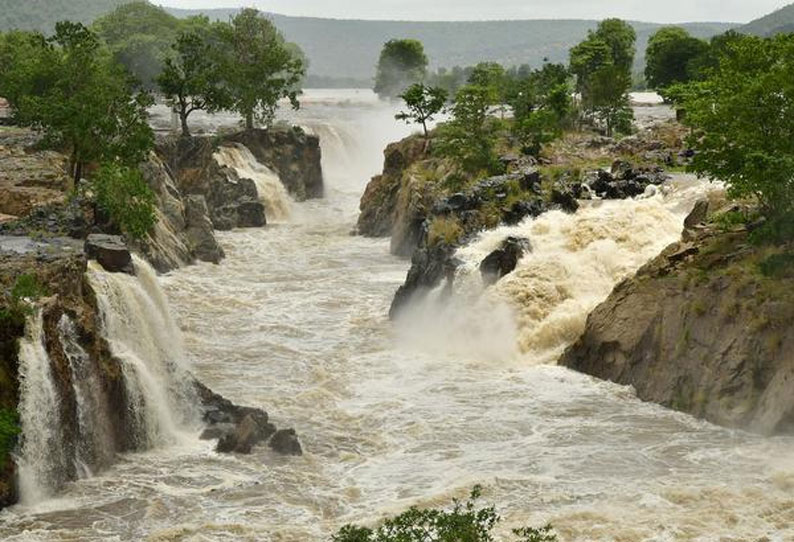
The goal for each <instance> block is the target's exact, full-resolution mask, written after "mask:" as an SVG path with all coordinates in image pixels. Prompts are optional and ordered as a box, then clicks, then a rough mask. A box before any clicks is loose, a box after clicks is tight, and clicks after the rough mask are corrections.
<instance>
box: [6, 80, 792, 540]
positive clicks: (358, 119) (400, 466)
mask: <svg viewBox="0 0 794 542" xmlns="http://www.w3.org/2000/svg"><path fill="white" fill-rule="evenodd" d="M392 114H393V113H392V112H391V111H389V110H388V109H386V108H384V107H381V106H379V105H377V104H376V102H375V101H374V100H372V99H371V97H370V96H369V95H367V94H361V93H352V92H351V93H327V94H322V93H311V94H309V95H308V96H307V99H306V107H305V109H304V110H303V111H302V112H300V113H298V114H295V116H294V117H293V120H297V121H298V122H301V123H303V124H305V125H307V126H308V127H309V128H311V129H312V130H314V131H315V132H317V133H318V134H319V135H320V136H321V137H322V138H323V151H324V161H325V163H324V168H325V174H326V186H327V197H326V199H324V200H321V201H312V202H307V203H291V204H290V205H289V208H288V209H285V211H284V212H285V216H284V217H283V219H282V220H279V221H277V223H276V224H273V225H270V226H268V227H267V228H265V229H253V230H238V231H234V232H230V233H223V234H220V235H219V239H220V241H221V243H222V245H223V247H224V249H225V250H226V253H227V259H226V260H225V261H224V262H223V263H222V264H221V265H219V266H213V265H210V264H201V265H197V266H193V267H189V268H186V269H182V270H179V271H176V272H174V273H171V274H170V275H168V276H166V277H161V280H160V283H161V285H162V287H163V288H164V290H165V293H166V297H167V299H168V301H169V303H170V305H171V310H172V313H173V316H174V319H175V321H176V322H177V324H178V325H179V326H180V327H181V330H182V335H183V337H182V339H183V340H184V351H185V352H186V356H187V358H188V360H187V361H188V362H189V363H190V364H191V365H192V370H193V371H194V372H195V373H196V375H197V376H198V377H199V378H200V379H201V380H203V381H204V382H205V383H206V384H208V385H209V386H210V387H212V388H214V389H215V390H217V391H218V392H220V393H221V394H223V395H225V396H227V397H229V398H230V399H232V400H234V401H235V402H238V403H241V404H250V405H254V406H262V407H264V408H266V409H267V410H268V411H269V412H270V413H271V416H272V417H273V419H274V421H275V422H276V424H277V425H279V426H281V427H284V426H294V427H295V428H296V429H297V430H298V433H299V435H300V436H301V439H302V443H303V446H304V449H305V451H306V454H305V455H304V456H303V457H300V458H283V457H280V456H276V455H274V454H273V453H272V452H270V451H269V450H268V449H266V448H264V447H263V448H261V449H257V450H255V452H254V454H253V455H251V456H234V457H230V456H222V455H218V454H216V453H214V452H213V449H212V448H213V443H209V442H201V441H199V440H198V437H197V433H196V434H195V435H194V436H191V437H190V438H186V439H180V440H179V441H178V442H177V443H173V444H171V445H168V446H165V447H160V448H158V449H155V450H153V451H151V452H146V453H141V454H133V455H127V456H124V457H122V458H120V460H119V462H118V463H116V464H115V465H114V466H113V467H111V468H110V469H108V470H106V471H104V472H102V473H100V474H99V475H97V476H95V477H91V478H86V479H83V480H80V481H78V482H76V483H72V484H69V485H68V486H67V487H66V489H65V491H63V492H62V493H61V494H60V495H59V496H58V497H56V498H54V499H50V500H47V501H43V502H39V503H37V504H34V505H24V506H17V507H13V508H12V509H10V510H6V511H4V512H2V513H0V539H4V540H12V541H38V540H75V541H76V540H80V541H83V540H85V541H100V540H101V541H106V540H110V541H112V540H120V541H121V540H123V541H133V540H151V541H226V540H229V541H231V540H257V541H258V540H262V541H270V540H272V541H295V542H298V541H300V542H310V541H321V540H327V539H328V538H329V537H330V534H331V533H333V532H335V530H337V529H338V528H339V527H340V526H341V525H343V524H345V523H347V522H373V521H375V520H377V519H378V518H380V517H382V516H383V515H385V514H389V513H394V512H397V511H400V510H402V509H404V508H405V507H407V506H410V505H412V504H419V505H438V504H446V503H448V502H449V501H450V499H451V498H453V497H464V496H465V495H466V494H467V493H468V491H469V490H470V488H471V487H472V486H473V485H475V484H482V485H483V486H484V487H485V498H486V501H487V502H493V503H494V504H496V505H497V507H498V510H499V512H500V514H501V515H502V516H503V517H504V518H505V523H504V527H505V528H506V529H508V528H511V527H517V526H520V525H525V524H531V525H537V524H544V523H546V522H551V523H553V524H554V526H555V527H556V528H557V530H558V532H559V533H560V535H561V539H562V540H564V541H577V542H585V541H588V542H589V541H604V542H608V541H616V542H617V541H620V542H630V541H638V542H639V541H654V542H668V541H669V542H672V541H703V542H705V541H714V542H716V541H761V540H767V541H769V542H783V541H784V540H792V539H794V454H792V450H794V440H792V439H786V438H779V439H765V438H761V437H756V436H752V435H749V434H745V433H742V432H735V431H729V430H726V429H721V428H718V427H715V426H712V425H710V424H707V423H704V422H700V421H696V420H694V419H692V418H690V417H688V416H686V415H683V414H678V413H674V412H671V411H668V410H665V409H663V408H661V407H657V406H655V405H650V404H644V403H642V402H640V401H638V400H637V399H636V398H635V397H634V396H633V394H632V392H631V390H630V389H627V388H624V387H620V386H616V385H612V384H608V383H603V382H598V381H595V380H593V379H591V378H589V377H586V376H582V375H579V374H576V373H573V372H570V371H568V370H565V369H563V368H560V367H556V366H554V365H553V364H550V363H549V361H553V358H554V356H555V355H556V354H557V353H559V351H560V350H561V349H562V348H563V347H564V346H565V344H567V342H569V341H570V340H571V339H572V338H573V337H574V336H575V333H576V330H581V326H582V325H583V321H584V318H585V316H586V314H587V311H588V310H589V309H590V308H592V306H593V305H594V304H596V303H598V301H600V300H602V299H603V298H604V297H606V295H607V294H608V292H609V290H610V289H611V288H612V286H613V285H614V283H615V282H616V281H618V280H619V279H620V278H622V277H624V276H626V275H627V274H628V273H630V272H631V271H632V270H634V269H636V268H637V267H638V266H639V265H641V264H642V263H643V262H644V261H645V260H647V259H648V258H650V257H651V256H653V255H654V254H655V253H657V252H658V251H659V250H660V249H661V248H662V247H664V246H665V245H666V244H667V243H668V242H670V241H671V240H673V239H675V238H676V237H677V236H678V234H679V233H680V229H681V222H682V221H683V216H684V215H685V214H686V209H685V205H684V204H683V203H684V202H685V201H689V199H688V198H689V197H690V195H692V193H694V192H697V191H698V190H701V191H702V190H704V188H702V187H697V186H694V185H693V182H692V181H691V180H682V181H681V183H680V185H681V186H680V187H679V190H678V191H677V192H676V193H673V194H671V195H668V196H662V195H659V196H657V197H656V198H652V199H650V200H645V201H638V202H617V203H609V204H607V203H605V204H603V205H601V206H592V207H591V208H586V209H584V210H583V211H582V212H580V214H579V215H578V216H577V217H568V216H564V215H561V214H556V213H553V214H550V215H547V217H546V218H541V219H540V220H538V221H536V223H527V224H525V225H522V226H519V227H518V228H517V230H520V231H518V232H516V231H512V230H511V231H502V232H500V233H494V234H489V235H486V236H484V237H483V238H482V239H481V240H479V241H478V242H477V243H475V244H474V245H472V246H471V247H469V248H467V249H465V250H463V251H461V254H460V257H461V259H462V260H463V261H464V262H466V263H467V264H471V265H469V266H468V267H469V268H471V267H472V266H473V265H474V263H476V262H477V261H478V258H480V256H481V255H482V254H484V253H487V250H488V249H489V247H491V246H494V245H495V244H497V243H498V242H499V239H498V238H497V237H498V236H500V235H503V234H509V233H524V234H527V235H528V236H529V237H530V238H531V239H532V241H533V245H534V247H535V252H534V254H533V255H532V256H530V257H529V258H527V259H526V260H525V261H524V262H522V264H521V266H520V268H519V269H518V270H517V272H516V274H515V277H513V278H511V279H509V280H506V281H505V282H504V284H501V285H499V286H498V287H497V291H496V292H495V293H496V295H493V294H491V295H485V294H483V293H482V292H478V291H477V287H475V286H473V285H472V286H471V287H470V288H469V290H470V291H469V292H468V301H466V302H465V303H464V302H460V303H457V304H456V305H453V306H452V308H449V307H447V308H446V309H439V308H437V307H434V306H433V301H432V296H431V299H430V300H429V301H428V302H427V303H426V304H424V305H423V306H420V307H417V308H416V309H415V311H414V312H413V313H409V319H408V320H409V321H408V323H401V324H397V325H396V326H393V325H392V324H390V323H389V321H388V320H387V317H386V312H387V309H388V306H389V302H390V300H391V297H392V295H393V294H394V291H395V290H396V288H397V287H398V286H399V284H400V283H401V282H402V280H403V279H404V277H405V273H406V269H407V265H408V264H407V262H405V261H402V260H399V259H397V258H395V257H392V256H390V255H389V251H388V241H387V240H371V239H364V238H361V237H356V236H352V235H351V230H352V229H353V226H354V224H355V219H356V215H357V207H358V200H359V198H360V196H361V193H362V192H363V189H364V186H365V184H366V182H367V179H368V177H369V176H371V175H372V174H374V173H375V172H376V171H377V170H378V169H379V168H380V166H381V161H382V155H381V152H382V149H383V147H384V146H385V144H386V143H387V142H389V141H391V140H394V139H397V138H399V137H401V136H402V135H404V134H405V133H407V132H406V129H405V128H403V127H400V126H398V125H396V124H395V122H394V121H393V119H392V117H391V115H392ZM687 191H689V192H687ZM695 195H696V194H695ZM287 214H288V217H287V216H286V215H287ZM500 238H501V237H500ZM462 274H463V275H464V276H462V277H461V280H460V281H459V284H460V286H459V288H461V289H465V288H467V284H473V282H475V281H473V280H471V279H472V277H471V276H470V275H472V273H468V275H467V271H466V266H464V271H462ZM460 297H461V298H462V299H464V300H465V299H467V296H466V295H462V296H460ZM500 299H503V300H507V301H500ZM171 339H172V340H173V341H175V342H178V341H179V340H180V338H179V337H178V336H173V337H172V338H171ZM191 435H192V434H191Z"/></svg>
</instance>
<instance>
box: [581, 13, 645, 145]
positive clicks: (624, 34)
mask: <svg viewBox="0 0 794 542" xmlns="http://www.w3.org/2000/svg"><path fill="white" fill-rule="evenodd" d="M636 40H637V36H636V33H635V32H634V29H633V28H632V27H631V26H630V25H629V24H628V23H626V22H624V21H621V20H620V19H606V20H604V21H602V22H601V23H599V25H598V28H597V29H596V30H594V31H591V32H590V33H589V34H588V36H587V38H586V39H585V40H584V41H583V42H581V43H580V44H578V45H576V46H575V47H574V48H572V49H571V52H570V62H571V72H572V73H573V74H574V75H575V76H576V89H577V90H578V92H579V93H580V95H581V102H582V110H583V112H584V114H585V115H586V117H587V118H588V120H590V121H594V122H600V123H601V124H603V125H604V127H605V129H606V132H607V134H608V135H612V134H613V132H614V131H621V132H622V131H627V129H628V128H630V127H631V118H632V111H631V108H630V107H629V99H628V92H629V89H630V88H631V84H632V82H631V81H632V80H631V68H632V65H633V63H634V54H635V42H636Z"/></svg>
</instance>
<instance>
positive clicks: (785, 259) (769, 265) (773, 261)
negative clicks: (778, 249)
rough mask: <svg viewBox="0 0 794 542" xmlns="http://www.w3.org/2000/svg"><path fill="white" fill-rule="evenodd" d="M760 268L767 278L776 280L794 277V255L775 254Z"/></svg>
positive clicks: (764, 261) (761, 264)
mask: <svg viewBox="0 0 794 542" xmlns="http://www.w3.org/2000/svg"><path fill="white" fill-rule="evenodd" d="M759 268H760V270H761V273H763V275H764V276H765V277H770V278H776V279H780V278H787V277H794V254H791V253H783V254H774V255H772V256H770V257H768V258H766V259H765V260H763V261H762V262H761V263H760V265H759Z"/></svg>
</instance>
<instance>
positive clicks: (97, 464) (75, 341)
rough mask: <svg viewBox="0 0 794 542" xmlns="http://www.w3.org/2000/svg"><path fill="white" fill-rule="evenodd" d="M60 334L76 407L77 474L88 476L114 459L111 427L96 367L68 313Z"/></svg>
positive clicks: (61, 322) (62, 317) (62, 322)
mask: <svg viewBox="0 0 794 542" xmlns="http://www.w3.org/2000/svg"><path fill="white" fill-rule="evenodd" d="M58 338H59V340H60V342H61V348H62V349H63V352H64V354H65V355H66V358H67V360H68V362H69V370H70V372H71V375H72V386H73V388H74V397H75V403H76V404H75V406H76V409H77V435H76V438H75V450H74V458H73V461H74V468H75V472H76V474H77V476H78V477H80V478H88V477H90V476H92V475H93V473H94V471H95V470H97V469H99V468H103V467H106V466H108V465H110V463H111V462H112V460H113V456H114V445H113V433H112V427H111V424H110V420H109V419H108V417H107V412H105V409H104V405H105V396H104V393H103V390H102V383H101V381H100V379H99V376H98V374H97V368H96V366H95V364H94V361H93V360H92V359H91V357H90V356H89V355H88V352H86V351H85V350H84V349H83V347H82V346H80V342H79V338H78V336H77V329H76V328H75V324H74V321H73V320H72V319H71V318H70V317H69V316H68V315H66V314H64V315H63V316H61V320H60V321H59V322H58Z"/></svg>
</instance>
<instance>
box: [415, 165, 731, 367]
mask: <svg viewBox="0 0 794 542" xmlns="http://www.w3.org/2000/svg"><path fill="white" fill-rule="evenodd" d="M720 189H721V187H720V186H718V185H711V184H708V183H705V182H700V181H698V180H696V179H694V178H693V177H688V176H682V177H679V178H678V179H677V180H676V181H674V182H672V183H671V184H670V186H669V187H668V189H666V190H663V191H659V192H657V193H656V195H652V196H651V197H642V198H637V199H635V200H626V201H595V202H589V203H587V204H586V205H585V206H584V207H583V208H582V209H580V210H579V211H578V212H577V213H575V214H566V213H564V212H562V211H554V212H550V213H546V214H544V215H541V216H540V217H539V218H537V219H534V220H533V219H529V220H527V221H525V222H523V223H522V224H519V225H518V226H512V227H501V228H497V229H495V230H491V231H488V232H485V233H483V234H481V235H480V236H479V237H478V238H477V239H476V240H475V241H473V242H472V243H470V244H469V245H467V246H465V247H463V248H461V249H460V250H458V251H457V253H456V257H457V258H458V259H460V260H462V261H463V265H462V266H461V267H460V268H459V269H458V271H457V274H456V277H455V286H454V295H444V294H443V292H442V291H441V288H439V289H438V290H437V291H435V292H433V293H432V294H431V295H429V296H428V297H427V298H425V299H422V300H419V301H417V302H416V303H414V306H413V307H411V308H409V310H407V311H406V312H405V313H404V314H403V315H402V316H401V318H400V328H401V329H403V330H408V335H407V337H408V339H409V340H410V341H423V340H426V341H429V342H431V343H432V344H436V345H438V346H439V347H440V348H444V345H449V346H451V347H452V348H453V349H456V348H458V346H460V345H467V344H468V343H469V342H470V341H472V340H474V341H475V343H476V344H475V346H473V347H467V348H466V349H467V350H471V351H473V352H475V353H477V354H478V355H479V356H481V357H482V356H487V357H490V358H495V359H501V360H504V359H508V358H507V357H506V353H507V352H506V346H505V345H506V344H509V341H510V340H511V339H512V340H514V341H516V342H514V344H515V346H516V348H517V349H518V350H520V352H521V353H522V359H523V360H524V361H525V362H530V363H555V362H556V360H557V358H559V356H560V354H562V352H563V351H564V349H565V348H566V347H567V346H569V345H570V344H571V343H572V342H573V341H575V340H576V338H577V337H579V335H581V333H582V332H583V331H584V326H585V322H586V319H587V315H588V314H589V313H590V312H591V311H592V310H593V309H594V308H595V307H596V306H597V305H598V304H599V303H601V302H602V301H604V300H605V299H606V297H607V296H608V295H609V293H610V292H611V291H612V289H613V288H614V287H615V285H616V284H617V283H618V282H620V281H621V280H623V279H625V278H627V277H628V276H630V275H631V274H632V273H634V272H636V271H637V269H639V267H641V266H642V265H643V264H645V263H646V262H648V261H649V260H650V259H651V258H653V257H654V256H656V255H657V254H659V253H660V252H661V251H662V250H663V249H664V248H665V247H666V246H668V245H669V244H670V243H673V242H674V241H677V240H678V239H680V236H681V231H682V229H683V222H684V218H685V217H686V215H687V214H688V213H689V211H690V210H691V209H692V207H693V206H694V203H695V201H697V199H699V198H702V197H704V196H705V195H706V194H707V193H708V192H710V191H713V190H720ZM509 236H514V237H521V238H526V239H529V240H530V242H531V244H532V247H533V250H532V252H531V253H528V254H526V255H525V256H524V257H523V258H522V260H521V261H520V262H519V264H518V266H517V267H516V270H515V271H514V272H513V273H511V274H510V275H508V276H507V277H505V278H503V279H502V280H501V281H500V282H499V283H497V284H496V285H495V286H493V287H490V288H487V289H486V288H485V287H484V286H483V282H482V279H481V276H480V270H479V266H480V263H481V262H482V261H483V260H484V259H485V257H486V256H488V255H489V254H490V253H491V252H493V251H494V250H496V249H498V248H499V246H500V245H501V244H502V242H503V241H504V240H505V239H506V238H507V237H509Z"/></svg>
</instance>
